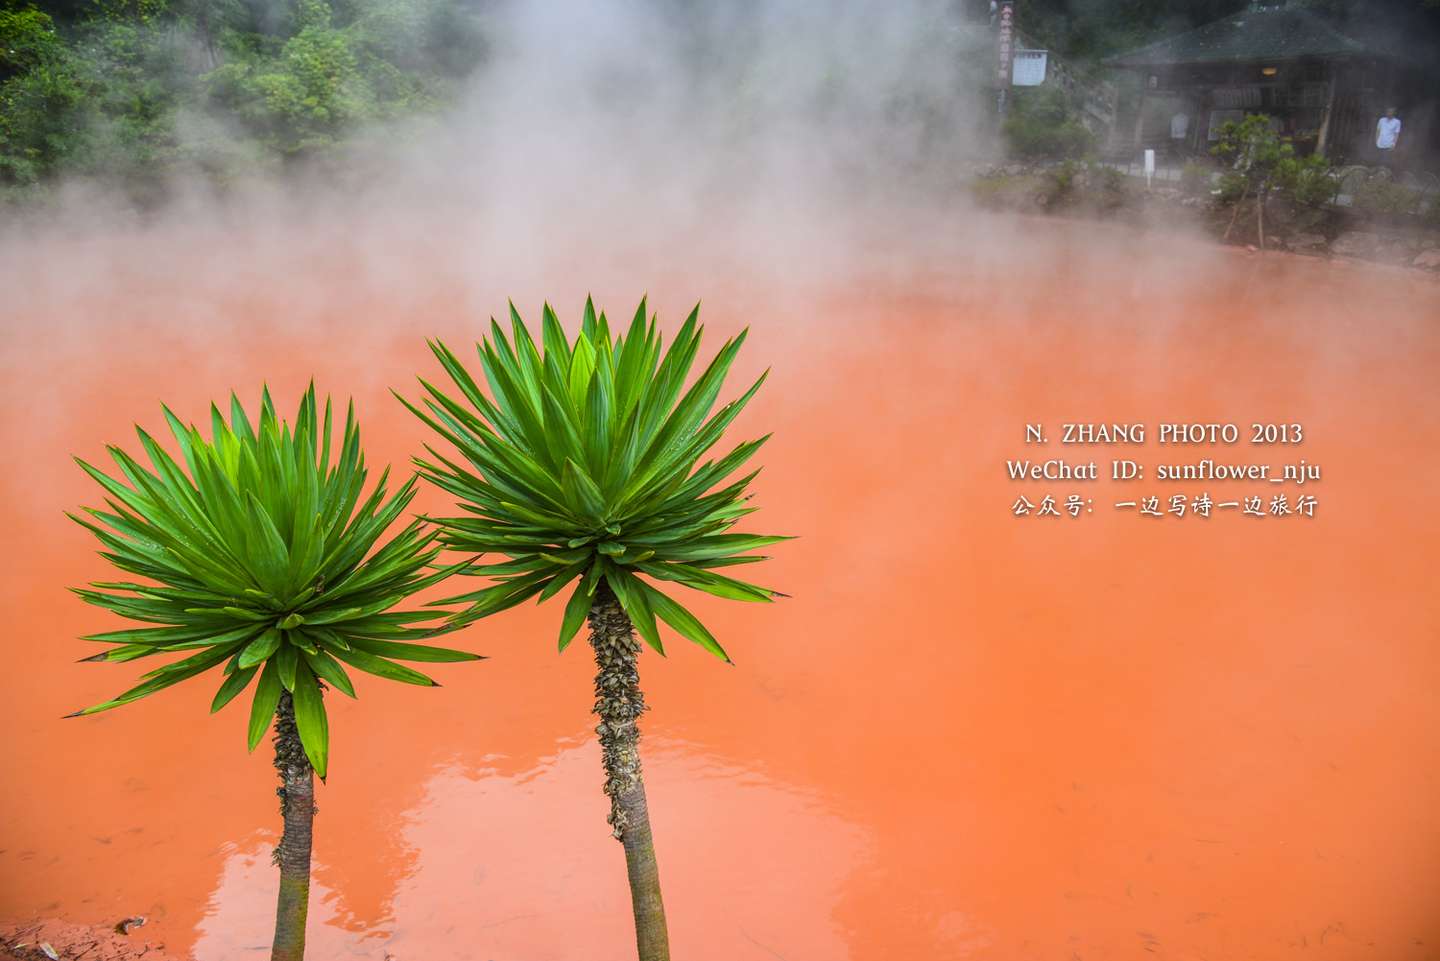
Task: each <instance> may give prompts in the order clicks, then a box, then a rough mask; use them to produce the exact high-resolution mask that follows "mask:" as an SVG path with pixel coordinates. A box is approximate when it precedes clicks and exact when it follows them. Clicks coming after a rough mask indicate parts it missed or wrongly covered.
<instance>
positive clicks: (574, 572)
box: [406, 300, 785, 660]
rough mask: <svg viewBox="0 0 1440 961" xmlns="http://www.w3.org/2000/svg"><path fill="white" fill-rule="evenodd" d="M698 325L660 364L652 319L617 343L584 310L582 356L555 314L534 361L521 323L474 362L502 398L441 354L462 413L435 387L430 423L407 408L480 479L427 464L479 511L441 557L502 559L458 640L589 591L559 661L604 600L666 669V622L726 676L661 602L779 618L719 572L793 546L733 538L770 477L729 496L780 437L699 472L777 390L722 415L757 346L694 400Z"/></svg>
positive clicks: (564, 629)
mask: <svg viewBox="0 0 1440 961" xmlns="http://www.w3.org/2000/svg"><path fill="white" fill-rule="evenodd" d="M698 315H699V308H696V310H695V311H694V312H692V313H691V314H690V316H689V317H688V318H687V319H686V321H685V323H684V324H683V325H681V327H680V329H679V331H677V332H676V334H675V339H674V340H673V341H672V342H671V344H670V346H669V348H668V349H667V350H664V351H662V349H661V347H662V345H661V338H660V334H659V333H658V332H657V330H656V326H655V318H653V317H651V318H650V319H649V322H648V323H647V321H646V308H645V302H644V301H641V303H640V307H639V309H638V310H636V311H635V317H634V319H633V320H632V321H631V323H630V326H629V329H628V331H627V332H626V333H624V334H622V335H620V336H618V337H615V336H612V335H611V332H610V325H609V321H608V320H607V319H606V317H605V315H604V314H603V313H601V314H600V315H599V316H598V317H597V316H596V313H595V309H594V305H593V304H591V303H590V302H589V301H588V300H587V301H586V304H585V313H584V319H583V321H582V323H581V327H580V332H579V334H578V335H577V336H576V338H575V339H574V341H573V342H572V341H570V340H569V339H567V338H566V336H565V332H564V331H563V330H562V329H561V327H560V323H559V321H558V320H557V319H556V317H555V314H554V312H553V311H552V310H551V309H550V308H549V306H548V305H547V306H546V307H545V309H544V312H543V319H542V336H541V343H540V345H539V346H537V345H536V343H535V341H534V339H533V338H532V337H531V335H530V332H529V330H528V329H527V328H526V326H525V324H524V322H523V321H522V320H521V319H520V315H519V314H518V313H516V312H515V310H514V308H513V307H512V308H511V336H510V337H508V338H507V337H506V335H505V332H504V331H503V330H502V329H501V328H500V326H499V325H498V324H496V323H495V322H494V321H493V320H492V321H491V329H490V337H489V339H488V340H486V341H485V342H483V343H481V344H479V345H477V350H478V353H479V355H480V366H481V369H482V370H483V372H484V379H485V381H486V383H487V384H488V386H489V389H490V393H489V396H487V395H486V394H485V392H483V391H482V390H481V389H480V386H479V384H477V383H476V381H475V379H474V378H473V377H472V376H471V375H470V373H469V371H467V370H466V369H465V367H464V365H463V364H461V362H460V360H459V359H458V358H457V357H456V356H455V355H454V354H453V353H452V352H451V351H450V350H449V349H448V348H447V347H446V346H445V345H444V344H441V343H438V342H436V343H433V344H431V349H432V350H433V351H434V353H435V356H436V357H437V358H438V359H439V361H440V363H441V365H442V366H443V367H444V368H445V372H446V373H447V374H448V375H449V376H450V379H451V380H452V381H453V383H454V385H455V387H456V388H457V389H458V391H459V396H458V397H455V396H451V395H450V394H447V393H446V392H445V391H443V390H441V389H439V388H437V387H435V386H432V385H431V384H429V383H427V382H425V381H423V380H422V381H421V385H422V386H423V387H424V388H425V390H426V392H427V393H428V394H429V397H428V398H426V400H425V407H426V408H427V409H428V413H427V412H426V410H422V409H421V408H419V407H417V406H416V405H414V404H411V403H409V402H406V406H407V407H409V408H410V410H411V411H413V412H414V413H415V414H416V415H417V416H419V417H420V418H421V419H422V420H424V421H425V423H427V424H429V425H430V426H431V427H432V428H434V429H435V431H436V432H437V433H438V434H440V436H442V437H444V438H445V439H446V440H447V441H449V442H450V443H451V444H453V445H454V446H455V448H456V449H457V450H458V451H459V452H460V455H461V457H462V458H463V459H464V461H465V462H466V464H468V466H465V465H462V464H459V463H456V462H455V461H454V460H451V459H449V458H446V457H445V456H443V455H442V454H439V453H438V452H436V451H434V450H433V449H431V451H430V453H431V459H429V460H420V461H418V464H419V466H420V472H421V475H422V476H424V477H425V478H426V479H428V480H430V481H431V482H433V483H434V484H436V485H438V486H439V487H441V488H443V489H445V490H446V491H448V492H450V493H451V494H453V495H454V496H455V497H456V498H458V499H459V501H460V506H461V507H462V508H463V509H464V510H465V511H466V516H463V517H446V518H439V519H437V523H439V524H440V526H441V528H442V531H443V533H442V534H441V539H442V541H443V542H444V543H445V544H446V545H447V546H449V547H452V548H454V549H456V550H459V551H463V552H465V553H467V554H488V555H499V556H500V558H501V559H498V560H493V561H489V562H487V563H477V564H475V565H474V566H472V567H471V568H470V569H469V570H468V573H471V574H477V575H482V576H485V577H489V578H492V579H493V580H494V582H495V583H493V584H492V585H490V586H487V587H485V588H482V589H481V590H479V591H475V592H473V593H470V594H466V595H464V596H462V597H457V598H452V599H451V600H452V601H454V602H460V601H464V602H468V603H469V604H470V608H469V610H468V611H466V612H464V613H463V614H462V615H461V616H460V617H459V619H458V622H459V623H464V622H467V621H471V620H474V619H476V618H479V617H484V616H486V615H489V614H493V613H496V612H497V611H502V610H505V609H506V608H509V607H513V606H514V605H516V604H519V603H521V602H522V601H525V600H527V599H529V598H531V597H535V596H536V595H538V596H539V599H540V600H541V601H544V600H546V599H547V598H550V597H552V596H554V595H555V594H558V593H559V592H560V591H561V590H562V589H564V588H565V587H566V586H567V585H570V584H575V585H576V586H575V588H574V589H573V590H572V591H571V593H570V598H569V601H568V603H567V604H566V606H565V614H564V617H563V619H562V623H561V626H560V648H561V650H563V649H564V648H565V646H566V645H567V644H569V642H570V641H571V639H572V638H574V636H575V634H576V632H577V631H579V629H580V625H581V624H582V623H584V621H585V617H586V615H587V614H588V613H589V612H590V608H591V605H592V600H593V598H594V597H595V592H596V588H597V587H598V585H599V584H600V583H601V582H604V583H606V584H608V585H609V587H610V589H611V590H613V591H614V593H615V595H616V597H617V598H618V599H619V601H620V604H621V606H622V607H623V608H624V610H625V613H626V614H627V615H628V616H629V617H630V619H631V621H632V622H633V623H634V625H635V628H636V630H637V631H639V633H640V636H641V637H643V638H644V639H645V641H646V642H647V643H649V644H650V645H651V646H652V647H653V648H655V649H656V650H657V651H660V652H662V653H663V651H664V647H663V645H662V643H661V640H660V634H659V632H658V630H657V629H656V618H657V617H658V618H659V619H660V620H662V621H664V622H665V623H667V624H669V625H670V627H672V628H674V629H675V630H676V631H677V632H678V633H679V634H681V635H682V636H684V637H686V638H688V639H690V640H692V641H694V642H696V643H697V644H699V645H701V646H702V647H704V648H705V649H706V650H707V651H710V652H711V653H713V654H715V655H717V656H718V657H721V658H724V659H725V660H729V656H728V655H727V654H726V653H725V651H724V649H723V648H722V647H721V646H720V644H719V642H718V641H717V640H716V639H715V637H714V636H713V635H712V634H711V633H710V631H709V630H708V629H707V628H706V627H705V626H704V625H703V624H701V623H700V621H699V620H698V619H696V618H695V616H694V615H693V614H691V613H690V611H688V610H687V609H686V608H685V607H683V606H682V605H681V604H680V602H679V601H677V600H675V598H674V597H673V596H672V595H671V594H670V593H668V592H667V591H663V590H661V589H660V588H659V587H658V586H657V584H678V585H683V586H685V587H691V588H694V589H696V590H700V591H704V592H707V593H710V594H714V595H716V596H719V597H725V598H731V599H734V600H742V601H769V600H771V599H772V598H773V597H775V596H776V592H774V591H772V590H769V589H768V588H763V587H757V586H756V585H754V584H750V583H748V582H746V581H741V580H737V579H736V578H733V577H728V576H726V575H724V574H721V573H719V572H718V570H719V569H720V568H727V567H732V566H735V565H740V564H748V563H753V562H756V561H761V560H764V559H765V558H764V557H762V556H759V555H754V554H750V553H749V552H750V551H753V550H758V549H760V548H763V547H766V546H768V545H770V544H774V543H776V542H777V541H781V540H784V539H785V538H783V537H777V536H769V535H756V534H742V533H733V532H732V531H731V528H732V527H734V525H735V524H736V523H737V522H738V521H739V520H740V519H741V518H743V517H745V516H746V515H748V514H750V513H752V512H753V511H754V508H752V507H750V506H748V504H747V503H746V502H747V501H748V500H749V495H748V494H747V488H748V487H749V484H750V481H751V480H752V479H753V478H754V477H755V475H756V474H757V473H758V471H754V472H751V473H748V474H746V475H744V476H743V477H741V478H739V479H738V480H728V478H730V477H731V475H732V474H734V473H735V472H736V471H737V470H739V469H740V468H741V467H742V466H744V464H745V463H746V462H747V461H748V460H749V459H750V457H751V456H752V455H754V454H755V452H756V451H758V450H759V449H760V447H761V446H762V445H763V444H764V443H765V441H766V440H767V439H768V435H767V436H766V437H761V438H760V439H758V440H752V441H747V442H745V443H742V444H739V445H737V446H736V447H735V448H734V449H733V450H731V451H730V452H729V453H727V454H725V455H724V456H722V457H718V458H716V459H713V460H706V461H705V462H704V463H701V462H700V459H701V458H702V457H705V456H706V455H707V454H708V453H709V452H710V450H711V448H712V447H714V446H715V444H716V443H718V442H719V441H720V438H721V436H722V435H723V434H724V432H725V429H726V427H728V426H729V425H730V423H731V422H732V421H733V420H734V419H735V417H736V416H737V415H739V413H740V411H741V410H743V409H744V407H745V405H746V404H747V403H748V402H749V401H750V398H752V397H753V396H755V392H756V391H757V390H759V389H760V385H761V384H762V383H764V381H765V377H764V375H762V376H761V377H760V378H759V379H758V380H756V381H755V383H754V384H753V385H751V387H750V388H749V389H748V390H746V391H745V393H744V394H742V395H741V396H740V397H739V398H737V399H735V400H733V401H731V402H729V403H728V404H725V405H724V406H722V407H721V408H720V409H719V410H717V411H715V412H714V413H713V414H712V413H711V408H712V407H713V406H714V404H715V401H716V399H717V397H718V396H719V393H720V389H721V386H722V385H723V383H724V380H725V375H726V373H727V372H728V371H729V369H730V365H731V363H732V362H733V361H734V359H735V355H736V354H737V353H738V352H739V350H740V346H741V344H743V343H744V341H745V334H743V333H742V334H741V335H740V336H738V337H736V338H734V339H733V340H729V341H726V343H725V345H724V346H723V347H722V348H721V349H720V352H719V353H718V354H717V355H716V356H715V358H714V359H713V360H712V361H711V362H710V363H709V364H708V365H707V366H706V367H705V369H704V370H703V372H701V373H700V374H699V376H698V377H697V378H696V379H695V381H694V383H693V384H691V385H690V387H689V388H688V389H685V382H686V379H687V377H688V376H689V373H690V369H691V367H692V366H693V364H694V362H695V358H696V354H697V352H698V351H699V348H700V338H701V334H702V333H703V331H704V328H703V327H701V326H699V325H698ZM722 484H723V485H724V486H720V485H722Z"/></svg>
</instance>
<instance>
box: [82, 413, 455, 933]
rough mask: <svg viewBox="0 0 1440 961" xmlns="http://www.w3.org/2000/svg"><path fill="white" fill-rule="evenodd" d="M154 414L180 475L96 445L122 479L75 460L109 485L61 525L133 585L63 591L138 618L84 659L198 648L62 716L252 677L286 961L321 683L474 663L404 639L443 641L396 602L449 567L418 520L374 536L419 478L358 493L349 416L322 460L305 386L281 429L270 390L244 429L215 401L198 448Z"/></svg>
mask: <svg viewBox="0 0 1440 961" xmlns="http://www.w3.org/2000/svg"><path fill="white" fill-rule="evenodd" d="M165 417H166V420H167V421H168V423H169V426H170V430H171V432H172V433H173V434H174V436H175V441H176V443H177V444H178V445H179V449H180V453H181V455H182V461H183V464H184V466H181V464H180V463H177V462H176V460H175V459H174V458H172V457H171V456H170V454H168V453H167V452H166V451H165V450H164V448H162V447H161V446H160V445H159V444H158V443H157V442H156V441H155V440H154V439H153V438H151V437H150V435H149V434H147V433H146V432H145V431H144V430H140V429H139V428H137V432H138V434H139V437H140V444H141V446H142V447H143V448H144V450H145V453H146V455H147V456H148V457H149V460H150V463H151V465H152V467H153V470H149V469H147V468H146V467H145V466H143V465H142V464H141V463H139V462H138V461H137V460H135V459H134V458H132V457H130V456H129V455H128V454H126V453H125V452H124V451H123V450H121V449H120V448H118V447H110V448H109V452H110V455H111V457H112V458H113V459H114V461H115V464H116V466H117V467H118V468H119V471H120V476H121V477H122V478H123V481H122V480H120V479H116V478H113V477H111V476H109V475H107V474H106V473H104V472H103V471H101V470H99V469H97V468H95V467H92V466H91V465H90V464H87V463H86V462H85V461H83V460H82V461H79V464H80V466H81V467H82V468H84V469H85V472H86V473H88V474H89V475H90V476H91V477H93V478H94V479H95V480H96V481H97V482H98V483H99V484H100V486H101V487H103V488H104V490H105V493H106V494H107V495H108V496H107V500H106V503H107V505H108V507H109V509H108V510H99V509H91V508H86V510H85V513H86V514H87V515H89V519H86V518H83V517H79V516H76V515H73V514H72V515H70V516H71V518H72V519H73V520H75V521H76V522H77V523H79V524H81V525H83V526H84V527H86V528H87V529H89V530H90V531H91V532H92V533H93V534H94V535H95V537H96V538H98V539H99V541H100V543H101V544H102V545H103V546H104V548H105V551H104V552H102V555H101V556H103V557H105V558H106V559H107V560H108V561H110V563H112V564H113V565H115V566H116V567H118V568H119V569H120V570H122V571H125V572H126V573H127V574H132V575H135V576H137V577H140V578H144V579H145V582H143V583H142V582H132V581H123V582H97V583H93V584H91V585H90V589H80V590H76V591H75V593H76V594H78V595H79V596H80V597H81V598H83V599H84V600H85V601H87V602H89V603H91V604H95V605H98V606H99V607H103V608H105V609H106V610H109V611H113V612H114V613H116V614H119V615H121V616H122V617H127V618H130V619H132V620H136V621H140V622H142V623H144V624H146V625H149V626H146V627H140V628H133V629H127V630H118V631H108V632H105V633H102V634H93V635H90V636H89V637H87V638H85V639H86V640H91V641H99V642H102V643H107V644H113V645H116V646H115V647H113V648H111V649H109V650H107V651H104V652H103V653H100V654H97V655H95V656H94V657H90V658H86V660H88V661H132V660H137V659H140V658H146V657H155V656H158V655H164V654H170V653H173V652H180V651H185V652H195V653H190V654H188V655H187V656H185V657H183V658H182V659H180V660H177V661H174V662H172V663H169V664H166V665H164V666H162V667H158V668H156V669H154V670H152V671H150V672H149V673H147V674H145V675H144V677H143V680H142V683H140V684H139V685H137V686H135V687H132V688H131V689H130V690H128V691H125V692H124V693H123V694H120V695H118V696H116V697H115V698H114V699H112V700H109V701H105V702H103V703H101V704H96V705H95V706H93V707H88V708H86V709H84V710H83V711H78V712H76V714H74V715H71V716H72V717H75V716H80V715H86V714H96V713H99V712H101V711H107V710H110V709H111V708H115V707H119V706H121V705H122V704H129V703H131V702H132V701H137V700H139V699H141V698H143V697H147V696H148V695H150V694H153V693H155V692H156V691H160V690H163V689H165V688H167V687H170V686H172V685H174V684H178V683H180V682H181V681H185V680H188V679H190V678H192V677H196V676H198V675H200V674H203V673H205V672H207V671H210V670H212V669H216V668H220V669H221V672H222V675H223V677H222V680H221V682H220V686H219V690H217V691H216V693H215V698H214V700H213V702H212V703H211V706H210V710H211V712H212V713H214V712H215V711H218V710H220V709H221V708H222V707H224V706H225V705H226V704H228V703H230V701H232V700H234V699H235V698H236V697H238V696H239V695H240V694H241V693H242V692H244V691H245V690H246V689H247V688H249V687H251V686H252V684H253V686H254V694H253V696H252V698H251V702H250V723H249V730H248V740H249V745H250V750H252V751H253V750H254V749H255V746H256V745H257V744H259V743H260V741H261V739H262V738H263V737H264V736H265V732H266V731H267V730H269V728H270V725H271V721H272V720H273V721H274V724H275V738H274V740H275V768H276V770H277V771H278V772H279V774H280V777H281V782H282V788H281V792H280V796H281V799H282V801H281V812H282V815H283V817H284V822H285V830H284V833H283V834H282V835H281V838H280V844H279V846H278V847H277V848H276V851H275V862H276V864H277V865H278V866H279V868H280V895H279V900H278V903H277V905H276V918H275V940H274V946H273V948H272V951H271V958H272V959H273V961H296V959H299V958H301V957H303V956H304V952H305V916H306V912H307V909H308V904H309V892H310V849H311V828H312V821H313V819H314V813H315V808H314V781H313V778H312V772H313V773H314V774H318V775H319V776H320V779H321V780H322V781H323V780H324V779H325V776H326V773H327V771H328V769H329V763H330V725H329V721H328V719H327V714H326V710H325V701H324V698H323V693H324V691H325V690H326V689H327V687H333V688H335V689H337V690H339V691H340V692H341V693H343V694H346V695H348V696H350V697H354V696H355V688H354V686H353V685H352V683H351V681H350V677H349V675H348V674H347V672H346V670H345V667H344V666H343V665H344V664H348V665H350V666H351V667H354V668H356V669H358V670H361V671H364V672H366V673H369V674H374V675H376V676H378V677H383V678H389V679H391V680H396V681H404V682H407V683H410V684H419V685H424V686H432V685H434V683H435V682H434V681H433V680H431V679H430V678H429V677H427V676H425V675H424V674H421V673H420V672H418V671H415V670H412V669H411V668H408V667H404V666H402V665H400V664H397V663H396V660H407V661H468V660H475V659H476V657H477V656H476V655H474V654H467V653H465V652H462V651H453V650H448V649H445V648H439V647H432V646H429V645H424V644H419V643H416V642H417V641H419V640H423V639H425V638H428V637H431V636H433V635H434V634H436V633H438V631H437V629H436V628H435V627H433V626H429V627H427V626H425V624H426V622H430V621H435V620H437V619H438V618H443V617H445V616H446V614H447V613H449V612H447V611H445V610H434V609H432V610H425V611H416V610H396V609H395V608H396V605H398V604H401V603H403V602H404V601H405V600H406V599H407V598H409V597H411V596H412V595H413V594H414V593H415V592H417V591H419V590H422V589H424V588H426V587H428V586H430V585H432V584H435V583H437V582H438V581H440V580H442V579H444V578H445V577H447V576H449V575H450V574H451V573H453V572H454V570H455V569H454V568H448V567H442V568H439V569H432V567H433V566H432V564H431V562H432V561H434V560H435V558H436V556H437V555H438V553H439V551H440V548H439V545H438V544H436V543H435V541H436V535H437V532H436V531H435V530H434V529H431V528H427V526H426V525H425V524H424V523H423V522H422V521H420V520H415V521H412V522H411V523H409V524H407V525H406V526H405V527H404V529H403V530H401V531H400V532H399V533H398V534H395V535H394V536H392V537H390V538H389V539H387V540H385V541H384V542H383V543H381V537H382V535H383V534H384V533H385V531H386V530H387V529H388V528H389V527H390V526H391V525H392V524H393V523H394V522H395V521H396V520H397V519H398V518H399V517H400V515H401V514H402V513H403V512H404V510H405V508H406V506H407V505H408V504H409V503H410V500H411V498H412V497H413V496H414V493H415V478H413V477H412V478H411V479H410V480H409V481H407V482H406V483H405V484H404V485H403V486H402V487H401V488H400V489H399V490H398V491H396V493H395V494H394V496H393V497H391V498H390V499H389V500H388V501H387V500H386V481H387V479H388V476H389V471H388V470H386V471H385V472H384V473H383V474H382V475H381V477H380V480H379V481H378V483H376V484H375V486H374V488H373V489H372V490H371V492H370V493H369V494H368V495H367V496H365V497H364V499H363V501H362V499H361V498H362V494H363V491H364V487H365V480H366V475H367V471H366V468H365V458H364V455H363V454H362V453H361V449H360V431H359V428H358V426H357V425H356V423H355V418H354V409H353V406H352V408H351V410H350V412H349V413H348V414H347V416H346V420H345V428H344V432H343V435H342V436H341V438H340V443H339V450H338V455H337V456H336V459H335V461H334V463H333V464H332V463H331V456H332V447H333V444H332V431H331V416H330V403H329V401H328V400H327V401H326V403H325V413H324V417H323V419H322V418H319V417H317V414H316V403H315V391H314V387H313V386H312V387H311V389H310V390H308V391H307V392H306V394H305V396H304V399H303V400H302V401H301V403H300V410H299V413H298V414H297V415H296V418H295V424H294V428H293V430H292V428H291V426H290V425H289V424H288V423H286V422H284V421H281V420H279V419H278V418H277V417H276V416H275V410H274V407H273V405H272V403H271V400H270V394H269V391H265V392H264V394H263V396H262V398H261V403H260V417H259V421H258V424H257V425H256V426H254V427H252V426H251V423H250V420H249V418H248V417H247V416H246V413H245V410H244V408H243V407H242V406H241V404H240V402H239V400H238V399H236V398H235V397H234V396H233V395H232V397H231V405H230V422H229V423H228V424H227V423H226V422H225V420H224V418H223V416H222V415H221V413H220V411H219V409H218V408H216V407H214V406H213V405H212V407H211V436H210V439H209V440H206V439H205V438H204V437H202V435H201V433H200V431H199V430H198V429H197V428H195V427H194V426H189V427H186V426H185V425H183V424H182V423H181V421H180V420H179V419H178V418H176V416H175V415H174V414H172V413H171V412H170V410H169V409H168V408H166V409H165ZM77 460H78V458H77ZM126 482H128V485H127V483H126ZM377 545H378V547H377ZM342 662H343V663H342ZM222 665H223V667H222Z"/></svg>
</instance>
